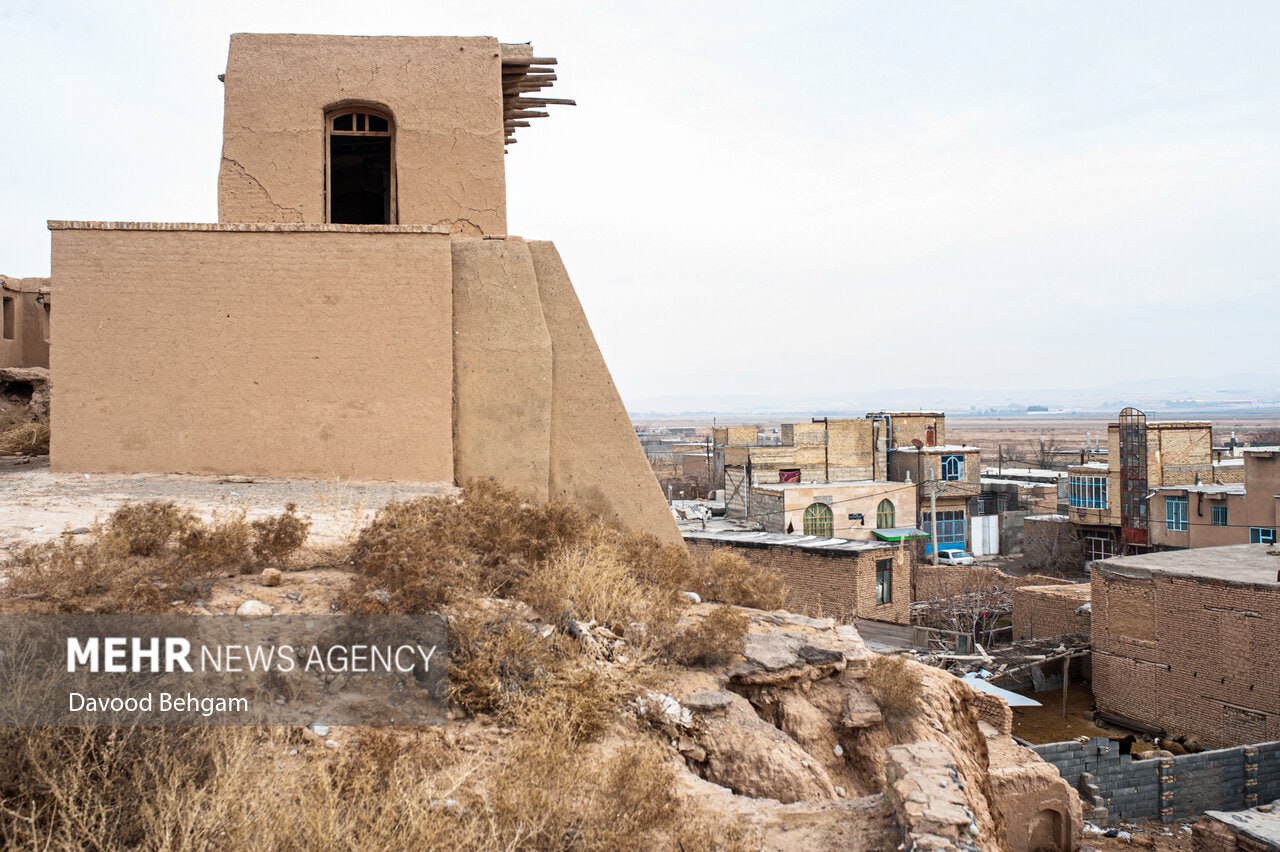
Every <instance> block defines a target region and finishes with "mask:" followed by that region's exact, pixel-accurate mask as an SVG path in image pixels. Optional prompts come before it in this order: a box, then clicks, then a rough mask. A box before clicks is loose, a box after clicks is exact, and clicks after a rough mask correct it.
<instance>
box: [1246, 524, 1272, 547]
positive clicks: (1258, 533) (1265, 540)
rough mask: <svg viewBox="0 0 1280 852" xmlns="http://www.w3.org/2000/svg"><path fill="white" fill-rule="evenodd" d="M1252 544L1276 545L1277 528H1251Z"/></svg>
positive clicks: (1250, 538) (1250, 541)
mask: <svg viewBox="0 0 1280 852" xmlns="http://www.w3.org/2000/svg"><path fill="white" fill-rule="evenodd" d="M1249 543H1250V544H1275V543H1276V528H1275V527H1249Z"/></svg>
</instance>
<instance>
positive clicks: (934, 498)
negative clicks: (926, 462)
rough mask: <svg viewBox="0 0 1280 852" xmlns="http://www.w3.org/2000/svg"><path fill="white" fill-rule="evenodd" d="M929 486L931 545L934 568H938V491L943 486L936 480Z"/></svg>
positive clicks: (929, 481)
mask: <svg viewBox="0 0 1280 852" xmlns="http://www.w3.org/2000/svg"><path fill="white" fill-rule="evenodd" d="M926 484H927V485H928V486H929V543H930V545H931V546H932V547H933V567H935V568H937V567H938V489H939V486H941V485H942V483H941V482H939V481H938V480H936V479H930V480H928V482H927V483H926Z"/></svg>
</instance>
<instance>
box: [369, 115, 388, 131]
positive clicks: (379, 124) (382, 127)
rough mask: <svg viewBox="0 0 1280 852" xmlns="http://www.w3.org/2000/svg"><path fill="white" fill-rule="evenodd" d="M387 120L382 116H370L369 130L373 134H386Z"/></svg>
mask: <svg viewBox="0 0 1280 852" xmlns="http://www.w3.org/2000/svg"><path fill="white" fill-rule="evenodd" d="M387 129H388V128H387V120H386V119H385V118H383V117H382V116H380V115H371V116H369V130H370V132H372V133H386V132H387Z"/></svg>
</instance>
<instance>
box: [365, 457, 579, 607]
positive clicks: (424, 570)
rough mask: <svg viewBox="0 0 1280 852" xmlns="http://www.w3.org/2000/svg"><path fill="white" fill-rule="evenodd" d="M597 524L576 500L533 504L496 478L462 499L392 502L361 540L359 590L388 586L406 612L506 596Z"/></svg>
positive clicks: (480, 482) (474, 485)
mask: <svg viewBox="0 0 1280 852" xmlns="http://www.w3.org/2000/svg"><path fill="white" fill-rule="evenodd" d="M591 527H592V521H591V519H590V518H589V517H588V516H586V515H585V514H583V513H581V512H578V511H577V510H576V509H574V508H573V507H572V506H569V505H567V504H564V503H557V502H555V501H552V502H549V503H545V504H541V505H533V504H530V503H528V502H526V501H525V500H524V499H523V498H522V497H521V496H520V494H519V492H517V491H515V490H513V489H510V488H505V487H503V486H501V485H498V484H497V483H496V482H494V481H493V480H475V481H473V482H471V483H469V484H468V485H467V487H466V488H465V489H464V490H463V493H462V496H461V498H459V499H455V498H451V497H423V498H419V499H417V500H410V501H392V502H390V503H388V504H387V505H386V506H384V507H383V508H382V509H381V511H379V512H378V514H377V515H376V516H375V517H374V519H373V520H372V521H370V522H369V524H368V525H367V526H366V527H365V528H364V529H363V530H361V531H360V534H359V536H358V537H357V538H356V542H355V546H354V548H353V553H352V557H353V562H354V564H355V568H356V572H357V573H358V575H359V582H358V583H357V584H356V589H355V591H356V592H357V593H360V594H363V593H364V592H366V591H369V590H372V589H381V590H383V591H385V592H387V593H389V594H390V596H391V604H390V605H389V606H390V608H391V609H393V610H396V611H403V612H420V611H428V610H431V609H435V608H437V607H439V606H441V605H442V604H444V603H447V602H448V601H450V600H452V599H454V598H455V597H458V596H459V595H461V596H463V597H466V596H470V595H476V594H478V595H505V594H507V593H508V592H509V591H510V590H511V588H512V587H514V586H515V585H516V584H517V583H518V582H520V580H522V579H523V578H524V577H525V575H526V574H528V572H529V571H530V570H531V569H532V567H533V566H535V565H537V564H538V563H540V562H542V561H543V560H545V559H546V558H547V557H549V556H550V555H551V554H552V553H554V552H555V551H557V550H559V549H560V548H562V547H565V546H567V545H572V544H573V543H575V542H577V541H578V540H579V539H580V538H581V537H582V536H583V535H584V534H585V533H586V532H587V531H588V530H589V529H590V528H591Z"/></svg>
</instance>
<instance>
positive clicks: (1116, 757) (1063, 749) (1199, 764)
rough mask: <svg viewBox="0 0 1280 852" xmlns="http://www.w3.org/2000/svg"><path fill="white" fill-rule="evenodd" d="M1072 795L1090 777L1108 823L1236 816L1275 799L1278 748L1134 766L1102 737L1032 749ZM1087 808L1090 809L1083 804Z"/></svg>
mask: <svg viewBox="0 0 1280 852" xmlns="http://www.w3.org/2000/svg"><path fill="white" fill-rule="evenodd" d="M1032 748H1033V750H1034V751H1035V752H1036V753H1037V754H1039V755H1040V756H1041V757H1042V758H1044V760H1045V761H1046V762H1048V763H1051V764H1053V765H1054V766H1055V767H1057V769H1058V772H1059V773H1061V775H1062V777H1063V778H1064V779H1065V780H1066V781H1067V783H1068V784H1071V785H1072V786H1073V787H1076V788H1077V789H1079V788H1080V786H1081V777H1080V776H1081V773H1086V772H1087V773H1089V774H1090V775H1092V776H1093V783H1094V784H1096V785H1097V787H1098V792H1099V799H1100V800H1099V801H1097V802H1095V803H1094V805H1095V806H1097V807H1102V808H1106V810H1107V818H1108V820H1109V821H1110V822H1112V823H1115V822H1122V821H1133V820H1143V819H1160V820H1163V821H1165V822H1170V821H1173V820H1177V819H1182V818H1184V817H1189V816H1194V815H1196V814H1198V813H1200V812H1202V811H1205V810H1240V809H1242V808H1251V807H1253V806H1255V805H1258V804H1265V803H1267V802H1272V801H1275V800H1276V799H1277V798H1280V742H1266V743H1260V744H1257V745H1247V746H1236V747H1234V748H1226V749H1218V750H1215V751H1206V752H1200V753H1199V754H1184V755H1178V756H1177V757H1172V758H1153V759H1148V760H1134V759H1133V758H1132V757H1130V756H1129V755H1127V754H1120V750H1119V746H1118V744H1117V743H1114V742H1112V741H1110V740H1108V739H1106V738H1105V737H1094V738H1093V739H1091V740H1089V741H1088V742H1084V743H1081V742H1077V741H1075V740H1072V741H1070V742H1064V743H1049V744H1047V745H1039V746H1033V747H1032ZM1085 806H1086V808H1088V807H1089V803H1087V802H1086V805H1085Z"/></svg>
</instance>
